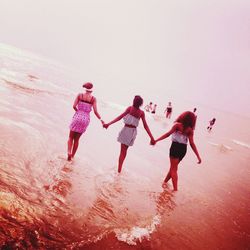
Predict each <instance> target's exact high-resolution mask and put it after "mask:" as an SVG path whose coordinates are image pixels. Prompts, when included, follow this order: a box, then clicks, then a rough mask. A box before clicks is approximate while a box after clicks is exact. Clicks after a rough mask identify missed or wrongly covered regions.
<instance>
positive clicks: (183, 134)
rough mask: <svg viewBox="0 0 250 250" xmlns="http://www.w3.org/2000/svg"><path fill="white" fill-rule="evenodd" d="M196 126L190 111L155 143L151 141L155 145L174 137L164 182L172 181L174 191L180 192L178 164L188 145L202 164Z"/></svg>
mask: <svg viewBox="0 0 250 250" xmlns="http://www.w3.org/2000/svg"><path fill="white" fill-rule="evenodd" d="M194 125H195V114H194V113H193V112H190V111H186V112H184V113H182V114H181V115H180V116H179V117H178V118H177V120H176V121H175V123H174V125H173V127H172V128H171V129H170V130H169V131H168V132H167V133H165V134H164V135H162V136H161V137H159V138H158V139H157V140H155V141H153V140H152V141H151V144H152V145H155V144H156V143H157V142H158V141H161V140H164V139H166V138H167V137H169V136H170V135H172V144H171V147H170V151H169V157H170V169H169V172H168V174H167V176H166V178H165V180H164V182H163V184H166V183H167V182H168V181H169V180H170V179H172V183H173V187H174V191H177V190H178V174H177V170H178V164H179V163H180V161H181V160H182V159H183V157H184V156H185V155H186V152H187V143H188V141H189V144H190V146H191V148H192V150H193V152H194V153H195V155H196V156H197V158H198V164H200V163H201V158H200V155H199V153H198V150H197V148H196V145H195V143H194Z"/></svg>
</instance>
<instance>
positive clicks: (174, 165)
mask: <svg viewBox="0 0 250 250" xmlns="http://www.w3.org/2000/svg"><path fill="white" fill-rule="evenodd" d="M179 162H180V161H179V159H177V158H171V157H170V175H171V178H172V183H173V187H174V191H177V190H178V188H177V186H178V185H177V184H178V174H177V170H178V164H179Z"/></svg>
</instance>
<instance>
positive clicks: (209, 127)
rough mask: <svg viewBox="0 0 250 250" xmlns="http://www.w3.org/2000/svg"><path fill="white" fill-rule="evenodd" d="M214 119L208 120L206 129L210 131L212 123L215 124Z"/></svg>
mask: <svg viewBox="0 0 250 250" xmlns="http://www.w3.org/2000/svg"><path fill="white" fill-rule="evenodd" d="M215 121H216V119H215V118H213V119H212V120H211V121H209V125H208V127H207V130H208V131H209V132H210V131H211V130H212V128H213V125H214V124H215Z"/></svg>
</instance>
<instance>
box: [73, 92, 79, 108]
mask: <svg viewBox="0 0 250 250" xmlns="http://www.w3.org/2000/svg"><path fill="white" fill-rule="evenodd" d="M79 96H80V94H78V95H77V97H76V99H75V101H74V104H73V109H74V110H75V111H77V104H78V102H79V100H80V99H79Z"/></svg>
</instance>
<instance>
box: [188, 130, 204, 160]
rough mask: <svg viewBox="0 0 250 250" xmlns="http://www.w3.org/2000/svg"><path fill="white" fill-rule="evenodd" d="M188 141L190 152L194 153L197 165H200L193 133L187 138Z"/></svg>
mask: <svg viewBox="0 0 250 250" xmlns="http://www.w3.org/2000/svg"><path fill="white" fill-rule="evenodd" d="M188 140H189V144H190V146H191V148H192V150H193V151H194V153H195V155H196V157H197V159H198V164H200V163H201V157H200V155H199V152H198V150H197V148H196V145H195V143H194V132H193V131H192V132H191V133H190V135H189V136H188Z"/></svg>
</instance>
